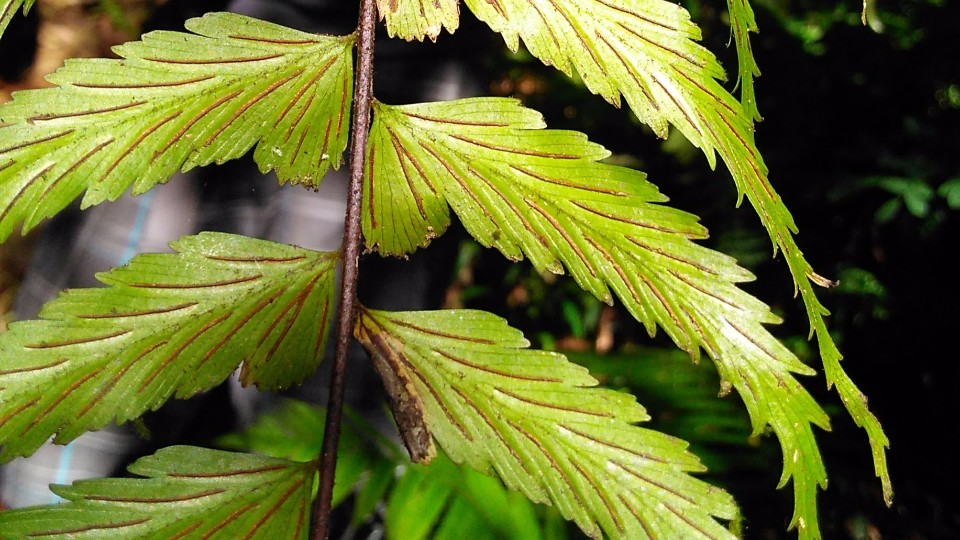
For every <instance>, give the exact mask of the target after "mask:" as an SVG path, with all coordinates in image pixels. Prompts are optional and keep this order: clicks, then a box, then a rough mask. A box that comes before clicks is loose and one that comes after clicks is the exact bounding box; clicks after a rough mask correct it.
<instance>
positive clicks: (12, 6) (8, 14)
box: [0, 0, 35, 36]
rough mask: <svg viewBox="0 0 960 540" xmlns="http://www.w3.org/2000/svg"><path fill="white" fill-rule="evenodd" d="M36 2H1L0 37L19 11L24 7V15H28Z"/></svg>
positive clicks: (14, 0)
mask: <svg viewBox="0 0 960 540" xmlns="http://www.w3.org/2000/svg"><path fill="white" fill-rule="evenodd" d="M34 1H35V0H0V36H2V35H3V32H4V30H6V29H7V25H8V24H10V21H11V20H12V19H13V17H14V16H15V15H16V14H17V9H19V8H20V7H21V6H23V13H24V15H26V13H27V12H28V11H30V8H31V7H32V6H33V3H34Z"/></svg>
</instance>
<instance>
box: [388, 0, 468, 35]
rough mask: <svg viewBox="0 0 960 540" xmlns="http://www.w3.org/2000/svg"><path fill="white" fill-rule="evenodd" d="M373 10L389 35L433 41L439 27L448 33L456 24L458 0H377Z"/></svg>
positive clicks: (458, 23)
mask: <svg viewBox="0 0 960 540" xmlns="http://www.w3.org/2000/svg"><path fill="white" fill-rule="evenodd" d="M377 11H378V12H379V13H380V18H381V19H383V20H385V21H386V23H387V32H388V33H389V34H390V37H399V38H402V39H405V40H407V41H413V40H415V39H416V40H418V41H423V38H424V37H428V38H430V39H431V40H433V41H436V40H437V36H439V35H440V31H441V30H442V29H443V28H446V29H447V32H450V33H451V34H452V33H454V32H456V31H457V27H459V26H460V0H377Z"/></svg>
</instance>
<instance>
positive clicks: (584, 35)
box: [466, 0, 893, 534]
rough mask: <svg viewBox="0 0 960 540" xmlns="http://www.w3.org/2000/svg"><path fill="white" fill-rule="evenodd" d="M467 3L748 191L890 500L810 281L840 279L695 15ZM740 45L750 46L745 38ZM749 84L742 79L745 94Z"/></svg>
mask: <svg viewBox="0 0 960 540" xmlns="http://www.w3.org/2000/svg"><path fill="white" fill-rule="evenodd" d="M728 1H731V2H739V1H740V0H728ZM466 4H467V6H469V8H470V9H471V10H472V11H473V12H474V13H475V14H476V15H477V17H478V18H480V19H481V20H483V21H485V22H486V23H487V24H489V25H490V27H491V28H492V29H493V30H495V31H497V32H500V33H501V34H503V37H504V39H505V40H506V43H507V46H509V47H510V48H511V49H512V50H514V51H516V50H517V48H518V47H519V39H520V38H523V40H524V43H525V44H526V46H527V48H528V49H529V50H530V52H531V53H532V54H533V55H534V56H536V57H537V58H539V59H541V60H542V61H543V62H544V63H546V64H548V65H553V66H556V67H557V69H559V70H561V71H563V72H564V73H566V74H568V75H571V74H572V73H573V72H574V71H576V72H577V73H578V74H579V75H580V77H581V78H582V79H583V81H584V83H585V84H586V86H587V88H589V89H590V91H592V92H593V93H595V94H599V95H600V96H602V97H603V98H604V99H606V100H607V101H608V102H610V103H612V104H614V105H618V106H619V104H620V97H621V95H622V96H623V97H624V98H626V100H627V103H628V104H629V105H630V107H631V108H632V109H633V111H634V112H635V113H636V114H637V116H638V117H639V118H640V120H641V121H643V122H644V123H646V124H648V125H650V126H651V127H652V128H653V130H654V132H656V133H657V134H658V135H660V136H661V137H665V136H666V134H667V126H668V124H672V125H674V126H676V127H677V129H679V130H680V132H681V133H683V134H684V136H686V137H687V139H689V140H690V142H692V143H693V144H694V145H696V146H698V147H699V148H701V149H702V150H703V152H704V154H705V155H706V156H707V159H708V160H709V162H710V164H711V166H712V165H714V163H715V156H714V153H715V152H716V153H719V154H720V157H721V159H723V161H724V162H725V163H726V164H727V167H728V168H729V169H730V172H731V174H732V175H733V179H734V182H735V183H736V185H737V190H738V192H739V194H740V197H741V199H742V198H743V196H744V195H746V197H747V198H748V199H749V200H750V202H751V204H753V206H754V208H755V209H756V211H757V214H758V215H759V217H760V221H761V222H762V223H763V226H764V227H765V228H766V230H767V233H768V234H769V236H770V239H771V241H772V242H773V245H774V252H775V253H776V251H777V250H779V251H782V252H783V255H784V258H785V259H786V261H787V265H788V266H789V268H790V273H791V274H792V275H793V280H794V285H795V287H796V288H797V291H798V292H799V293H800V296H801V298H802V299H803V303H804V306H805V307H806V311H807V318H808V319H809V322H810V330H811V337H812V335H813V334H816V336H817V340H818V345H819V349H820V357H821V359H822V360H823V365H824V372H825V376H826V380H827V386H828V387H831V386H833V385H834V384H836V385H837V392H838V393H839V394H840V398H841V400H842V401H843V403H844V406H846V408H847V411H849V413H850V415H851V416H852V417H853V419H854V421H855V422H856V423H857V425H859V426H861V427H863V428H864V429H866V431H867V435H868V437H869V440H870V445H871V447H872V450H873V459H874V467H875V469H876V473H877V476H878V477H879V478H880V479H881V482H882V483H883V491H884V498H885V500H886V501H887V504H888V505H889V504H891V503H892V497H893V489H892V487H891V484H890V476H889V474H888V472H887V463H886V452H885V449H886V448H887V447H889V442H888V440H887V438H886V435H884V433H883V429H882V428H881V427H880V423H879V421H878V420H877V419H876V417H875V416H874V415H873V414H872V413H871V412H870V411H869V409H868V408H867V403H866V397H865V396H864V395H863V394H862V393H861V392H860V390H859V389H857V387H856V386H855V385H854V384H853V382H852V381H851V380H850V378H849V377H848V376H847V374H846V373H845V372H844V371H843V369H842V368H841V367H840V360H841V358H842V356H841V355H840V351H839V350H838V349H837V346H836V344H835V343H834V342H833V338H832V337H831V335H830V332H829V331H828V329H827V325H826V322H825V320H824V317H825V316H827V315H829V311H827V309H826V308H825V307H824V306H823V304H821V303H820V300H819V299H818V298H817V295H816V293H815V292H814V290H813V286H812V285H811V281H813V282H814V283H816V284H818V285H820V286H824V287H830V286H833V285H835V283H834V282H832V281H830V280H828V279H826V278H824V277H822V276H820V275H818V274H817V273H816V272H814V271H813V267H811V266H810V263H808V262H807V260H806V259H805V258H804V256H803V253H802V252H801V251H800V248H799V246H797V243H796V240H795V239H794V234H796V232H797V227H796V225H795V223H794V221H793V217H792V216H791V215H790V212H789V211H788V210H787V208H786V207H785V206H784V204H783V201H781V199H780V196H779V195H777V193H776V191H774V189H773V186H772V185H770V182H769V180H768V178H767V167H766V165H765V164H764V163H763V158H762V157H761V156H760V152H759V151H758V150H757V147H756V144H755V142H754V137H753V118H754V116H755V115H754V114H753V113H754V111H753V110H752V108H751V107H750V104H749V103H748V104H747V110H746V111H745V110H744V107H743V106H742V105H741V104H740V103H738V102H737V101H736V100H735V99H734V98H733V97H732V96H731V95H730V94H729V93H728V92H727V91H726V90H725V89H724V88H723V87H722V86H721V85H720V84H719V82H718V81H717V79H722V78H723V77H724V74H723V71H722V69H721V68H720V66H719V65H718V64H717V62H716V59H715V58H714V56H713V55H712V54H711V53H710V52H709V51H707V50H706V49H704V48H702V47H701V46H699V45H698V44H696V43H695V41H694V40H698V39H700V30H699V29H698V28H697V27H696V26H695V25H694V24H693V23H691V22H690V15H689V13H687V11H686V10H684V9H683V8H681V7H680V6H678V5H675V4H673V3H670V2H667V1H665V0H648V1H642V0H619V1H617V2H613V1H611V0H466ZM731 13H732V14H733V15H732V18H733V25H734V29H735V30H734V31H735V37H736V34H740V35H741V36H743V37H746V32H745V31H744V29H746V30H750V29H751V17H749V16H748V15H749V14H748V13H747V11H746V9H739V8H737V7H736V6H734V9H733V10H731ZM738 29H739V30H738ZM744 43H746V42H745V41H744ZM738 47H739V48H741V49H742V48H743V46H742V45H740V42H738ZM747 58H750V56H749V55H747V56H744V55H743V54H742V52H741V76H743V75H742V73H744V72H750V71H753V70H754V69H755V67H756V66H755V64H754V63H753V62H752V60H751V61H745V60H744V59H747ZM746 84H748V83H747V82H745V79H744V85H745V86H744V89H745V90H746V89H747V86H746ZM744 97H745V98H746V97H748V94H744ZM794 522H795V523H796V520H794ZM815 534H816V533H815Z"/></svg>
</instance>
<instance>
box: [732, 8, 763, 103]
mask: <svg viewBox="0 0 960 540" xmlns="http://www.w3.org/2000/svg"><path fill="white" fill-rule="evenodd" d="M727 11H728V12H729V13H730V31H731V32H732V33H733V40H734V43H736V46H737V60H738V61H739V70H738V72H737V74H738V77H739V83H740V104H741V105H743V110H744V112H745V113H746V114H747V116H748V117H750V118H751V119H753V120H755V121H759V120H762V119H763V118H762V117H761V116H760V111H758V110H757V97H756V93H755V92H754V89H753V78H754V77H759V76H760V67H759V66H757V61H756V59H755V58H754V57H753V49H752V48H751V47H750V32H757V31H759V28H757V21H756V19H755V18H754V15H753V8H752V7H750V2H749V0H727Z"/></svg>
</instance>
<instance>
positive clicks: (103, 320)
mask: <svg viewBox="0 0 960 540" xmlns="http://www.w3.org/2000/svg"><path fill="white" fill-rule="evenodd" d="M172 246H173V248H174V249H175V250H177V251H178V252H179V253H177V254H149V255H140V256H138V257H136V258H134V259H133V260H132V261H131V262H130V265H129V266H126V267H123V268H118V269H114V270H112V271H110V272H108V273H104V274H100V275H99V276H98V278H99V279H100V280H101V281H103V282H104V283H106V284H107V285H109V287H108V288H100V289H78V290H72V291H67V292H66V293H64V294H62V295H61V296H60V297H59V298H57V299H56V300H54V301H52V302H49V303H48V304H46V305H45V306H44V308H43V310H42V311H41V313H40V317H41V320H37V321H27V322H19V323H14V324H12V325H10V330H9V332H7V333H5V334H3V335H2V336H0V396H2V399H0V445H2V451H0V459H2V460H9V459H10V458H12V457H15V456H22V455H27V454H29V453H31V452H32V451H34V450H35V449H37V448H38V447H39V446H40V445H41V444H42V443H43V442H44V441H45V440H47V439H48V438H49V437H50V436H51V435H56V439H55V442H58V443H65V442H67V441H70V440H72V439H74V438H76V437H77V436H79V435H80V434H81V433H83V432H84V431H88V430H92V429H98V428H100V427H103V426H104V425H106V424H107V423H109V422H110V421H111V420H115V421H117V422H123V421H127V420H131V419H134V418H137V417H139V416H140V415H141V414H143V413H144V412H146V411H147V410H150V409H155V408H157V407H158V406H159V405H160V404H162V403H163V402H165V401H166V400H167V399H169V398H170V397H172V396H174V395H176V397H179V398H185V397H189V396H191V395H193V394H196V393H197V392H201V391H203V390H207V389H209V388H212V387H214V386H216V385H217V384H219V383H221V382H222V381H224V380H225V379H226V378H227V377H228V376H229V375H230V373H231V372H233V371H234V370H235V369H236V368H237V366H238V365H240V364H241V363H243V369H242V371H241V381H242V382H243V383H244V384H250V383H254V384H256V385H258V386H260V387H265V388H283V387H286V386H289V385H290V384H293V383H295V382H299V381H301V380H303V378H305V377H306V376H308V375H310V374H312V373H313V372H314V371H315V369H316V366H317V365H318V363H319V362H320V360H321V359H322V358H323V352H324V344H325V341H326V337H327V323H328V322H329V320H330V319H331V318H332V303H333V293H334V285H335V283H334V281H335V275H334V274H335V272H334V269H335V267H336V263H337V254H335V253H318V252H313V251H308V250H305V249H301V248H296V247H292V246H286V245H281V244H274V243H272V242H266V241H262V240H254V239H250V238H245V237H242V236H235V235H228V234H220V233H204V234H201V235H199V236H192V237H184V238H182V239H181V240H179V241H178V242H175V243H174V244H172Z"/></svg>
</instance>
